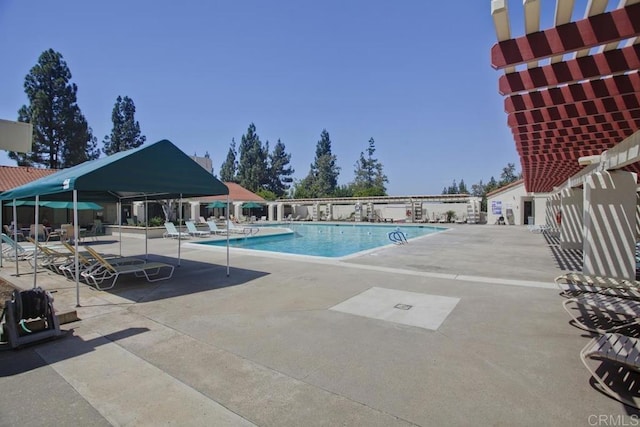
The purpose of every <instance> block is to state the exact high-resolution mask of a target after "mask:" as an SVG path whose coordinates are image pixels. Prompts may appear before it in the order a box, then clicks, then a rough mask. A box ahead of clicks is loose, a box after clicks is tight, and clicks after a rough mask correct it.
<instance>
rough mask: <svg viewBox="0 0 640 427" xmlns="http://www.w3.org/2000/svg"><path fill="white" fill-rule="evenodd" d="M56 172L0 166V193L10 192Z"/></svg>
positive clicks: (53, 170)
mask: <svg viewBox="0 0 640 427" xmlns="http://www.w3.org/2000/svg"><path fill="white" fill-rule="evenodd" d="M56 172H58V171H57V170H55V169H39V168H31V167H24V166H0V191H7V190H11V189H12V188H15V187H19V186H20V185H24V184H28V183H29V182H31V181H35V180H36V179H40V178H43V177H45V176H48V175H51V174H52V173H56Z"/></svg>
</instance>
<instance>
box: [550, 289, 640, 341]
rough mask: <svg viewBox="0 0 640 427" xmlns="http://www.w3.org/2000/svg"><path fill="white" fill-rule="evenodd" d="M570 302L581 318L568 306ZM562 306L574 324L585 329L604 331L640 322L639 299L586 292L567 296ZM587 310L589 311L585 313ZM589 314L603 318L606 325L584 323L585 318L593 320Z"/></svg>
mask: <svg viewBox="0 0 640 427" xmlns="http://www.w3.org/2000/svg"><path fill="white" fill-rule="evenodd" d="M571 304H576V305H577V306H578V309H580V310H579V311H580V312H581V313H580V314H582V316H583V320H580V319H579V318H578V316H577V315H576V314H575V310H573V311H572V310H571V309H570V308H569V306H570V305H571ZM562 306H563V308H564V309H565V310H566V312H567V313H569V316H571V318H572V319H573V321H574V322H575V324H576V325H577V326H578V327H579V328H581V329H584V330H586V331H591V332H598V333H605V332H611V331H615V330H617V329H621V328H626V327H629V326H631V325H635V324H638V323H640V301H637V300H632V299H628V298H620V297H617V296H611V295H603V294H600V293H586V294H582V295H578V296H577V297H575V298H569V299H568V300H566V301H564V302H563V303H562ZM587 311H589V312H591V313H587ZM591 314H594V315H596V316H598V317H599V318H603V320H605V321H606V323H607V327H599V326H598V325H597V324H594V325H593V326H590V325H588V324H586V323H585V320H594V317H593V316H591Z"/></svg>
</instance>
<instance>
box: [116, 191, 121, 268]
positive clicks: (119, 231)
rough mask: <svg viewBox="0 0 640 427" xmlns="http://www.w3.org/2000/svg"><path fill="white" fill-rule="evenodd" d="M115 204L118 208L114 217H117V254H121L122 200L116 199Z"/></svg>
mask: <svg viewBox="0 0 640 427" xmlns="http://www.w3.org/2000/svg"><path fill="white" fill-rule="evenodd" d="M116 206H117V209H118V215H116V217H117V218H118V236H119V237H118V243H119V245H120V253H119V255H120V256H122V202H121V201H120V199H118V203H116Z"/></svg>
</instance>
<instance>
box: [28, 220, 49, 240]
mask: <svg viewBox="0 0 640 427" xmlns="http://www.w3.org/2000/svg"><path fill="white" fill-rule="evenodd" d="M37 229H38V230H37V234H38V241H40V242H44V241H45V240H47V238H48V235H49V233H48V232H47V229H46V228H45V226H44V225H42V224H38V227H37ZM29 237H31V238H33V239H35V237H36V224H31V225H30V226H29Z"/></svg>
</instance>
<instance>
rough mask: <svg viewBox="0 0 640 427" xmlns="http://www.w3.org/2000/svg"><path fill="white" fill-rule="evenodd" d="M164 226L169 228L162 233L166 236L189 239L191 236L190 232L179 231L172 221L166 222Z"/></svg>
mask: <svg viewBox="0 0 640 427" xmlns="http://www.w3.org/2000/svg"><path fill="white" fill-rule="evenodd" d="M164 228H166V229H167V231H166V232H165V233H164V234H163V235H162V237H164V238H167V237H171V238H172V239H188V238H189V237H190V236H189V233H184V232H182V231H178V230H177V229H176V226H175V224H174V223H172V222H165V223H164Z"/></svg>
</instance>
